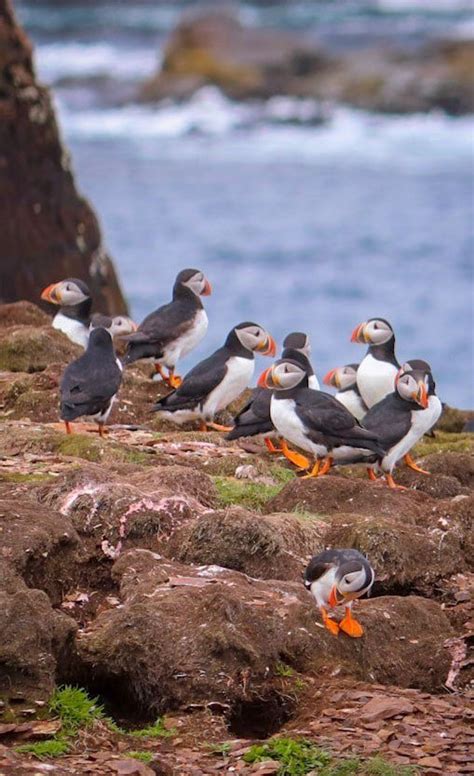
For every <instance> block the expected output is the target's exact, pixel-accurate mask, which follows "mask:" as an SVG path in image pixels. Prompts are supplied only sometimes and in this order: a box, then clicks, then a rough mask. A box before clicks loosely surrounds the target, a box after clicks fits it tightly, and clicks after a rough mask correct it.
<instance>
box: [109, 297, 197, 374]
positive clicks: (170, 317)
mask: <svg viewBox="0 0 474 776" xmlns="http://www.w3.org/2000/svg"><path fill="white" fill-rule="evenodd" d="M195 312H196V311H195V310H194V309H191V310H190V309H189V307H188V305H186V304H183V302H182V301H181V300H179V299H174V300H173V301H172V302H168V304H165V305H163V306H162V307H159V308H158V310H155V311H154V312H152V313H150V314H149V315H147V316H146V318H145V319H144V320H143V321H142V322H141V324H140V326H139V327H138V330H137V331H135V332H133V334H128V335H127V336H126V337H122V339H123V340H124V341H125V342H128V350H127V353H126V355H125V363H128V364H130V363H132V362H133V361H137V360H138V359H140V358H149V357H150V356H151V357H155V358H159V357H160V356H161V355H163V349H164V348H165V347H166V345H167V344H168V343H170V342H173V340H176V339H178V338H179V337H180V336H181V335H182V334H184V332H185V331H186V330H187V329H188V328H189V326H190V325H191V323H192V319H193V317H194V315H195Z"/></svg>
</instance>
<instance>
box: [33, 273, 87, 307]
mask: <svg viewBox="0 0 474 776" xmlns="http://www.w3.org/2000/svg"><path fill="white" fill-rule="evenodd" d="M89 298H90V296H89V294H88V293H86V291H85V290H83V289H82V288H80V287H79V286H78V285H77V283H75V282H74V281H73V280H61V281H60V282H59V283H52V284H51V285H50V286H48V287H47V288H45V289H44V291H43V292H42V294H41V299H45V300H46V301H47V302H52V303H53V304H59V305H62V306H63V307H73V306H74V305H77V304H81V302H85V300H86V299H89Z"/></svg>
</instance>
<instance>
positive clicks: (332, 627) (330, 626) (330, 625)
mask: <svg viewBox="0 0 474 776" xmlns="http://www.w3.org/2000/svg"><path fill="white" fill-rule="evenodd" d="M321 614H322V617H323V623H324V627H325V628H327V630H328V631H329V633H332V635H333V636H339V625H338V623H337V622H336V621H335V620H331V618H330V617H329V615H328V613H327V611H326V609H324V608H321Z"/></svg>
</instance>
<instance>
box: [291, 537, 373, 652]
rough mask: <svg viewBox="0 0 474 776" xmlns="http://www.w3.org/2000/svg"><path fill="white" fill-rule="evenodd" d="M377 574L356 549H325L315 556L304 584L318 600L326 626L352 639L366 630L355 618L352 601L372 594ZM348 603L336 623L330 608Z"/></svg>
mask: <svg viewBox="0 0 474 776" xmlns="http://www.w3.org/2000/svg"><path fill="white" fill-rule="evenodd" d="M374 579H375V573H374V570H373V568H372V567H371V565H370V563H369V562H368V560H367V559H366V558H364V556H363V555H361V553H360V552H358V551H357V550H325V551H324V552H321V553H320V554H319V555H315V556H314V558H312V559H311V560H310V562H309V564H308V566H307V568H306V571H305V574H304V584H305V587H306V588H307V589H308V590H309V591H310V592H311V594H312V595H313V596H314V598H315V599H316V603H317V605H318V606H319V608H320V610H321V614H322V618H323V623H324V625H325V626H326V628H327V629H328V630H329V631H330V632H331V633H332V634H333V636H338V635H339V631H343V632H344V633H347V635H348V636H352V638H355V639H357V638H360V636H362V634H363V633H364V629H363V628H362V625H361V624H360V623H359V622H358V621H357V620H355V619H354V618H353V617H352V603H353V601H354V600H355V599H356V598H361V596H363V595H364V594H365V593H367V595H369V594H370V589H371V587H372V585H373V584H374ZM341 604H344V605H345V615H344V618H343V619H342V620H341V622H339V623H337V622H336V621H335V620H333V619H331V617H330V616H329V614H328V608H331V609H334V608H335V607H336V606H340V605H341Z"/></svg>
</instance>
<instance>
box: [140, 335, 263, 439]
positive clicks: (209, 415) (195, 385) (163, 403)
mask: <svg viewBox="0 0 474 776" xmlns="http://www.w3.org/2000/svg"><path fill="white" fill-rule="evenodd" d="M255 353H260V354H261V355H262V356H274V355H275V353H276V344H275V341H274V339H273V337H271V336H270V334H268V332H267V331H265V329H264V328H262V326H259V325H258V324H257V323H250V322H248V321H246V322H244V323H239V324H238V326H235V327H234V328H233V329H232V330H231V331H230V332H229V334H228V336H227V339H226V341H225V343H224V345H223V346H222V347H221V348H219V349H218V350H216V351H215V353H213V354H212V356H209V358H206V359H204V361H201V362H200V363H199V364H197V365H196V366H195V367H194V368H193V369H191V371H190V372H188V373H187V375H185V377H184V378H183V381H182V383H181V385H180V386H179V388H177V389H176V390H175V391H173V392H172V393H170V394H168V396H165V397H164V398H163V399H161V400H160V401H158V402H157V403H156V404H155V406H154V407H153V409H154V411H155V412H158V413H159V414H160V416H161V417H162V418H165V419H167V420H172V421H173V422H174V423H178V424H179V425H181V424H182V423H187V422H188V421H191V420H200V423H201V427H200V428H201V431H207V428H208V426H209V427H210V428H213V429H216V430H217V431H230V430H231V428H228V427H226V426H221V425H219V424H217V423H214V417H215V415H216V414H217V413H218V412H220V411H221V410H223V409H225V408H226V407H228V406H229V404H231V402H233V401H234V400H235V399H237V398H238V397H239V396H240V394H241V393H242V392H243V391H244V390H245V389H246V388H247V387H248V385H249V383H250V381H251V379H252V377H253V372H254V368H255Z"/></svg>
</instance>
